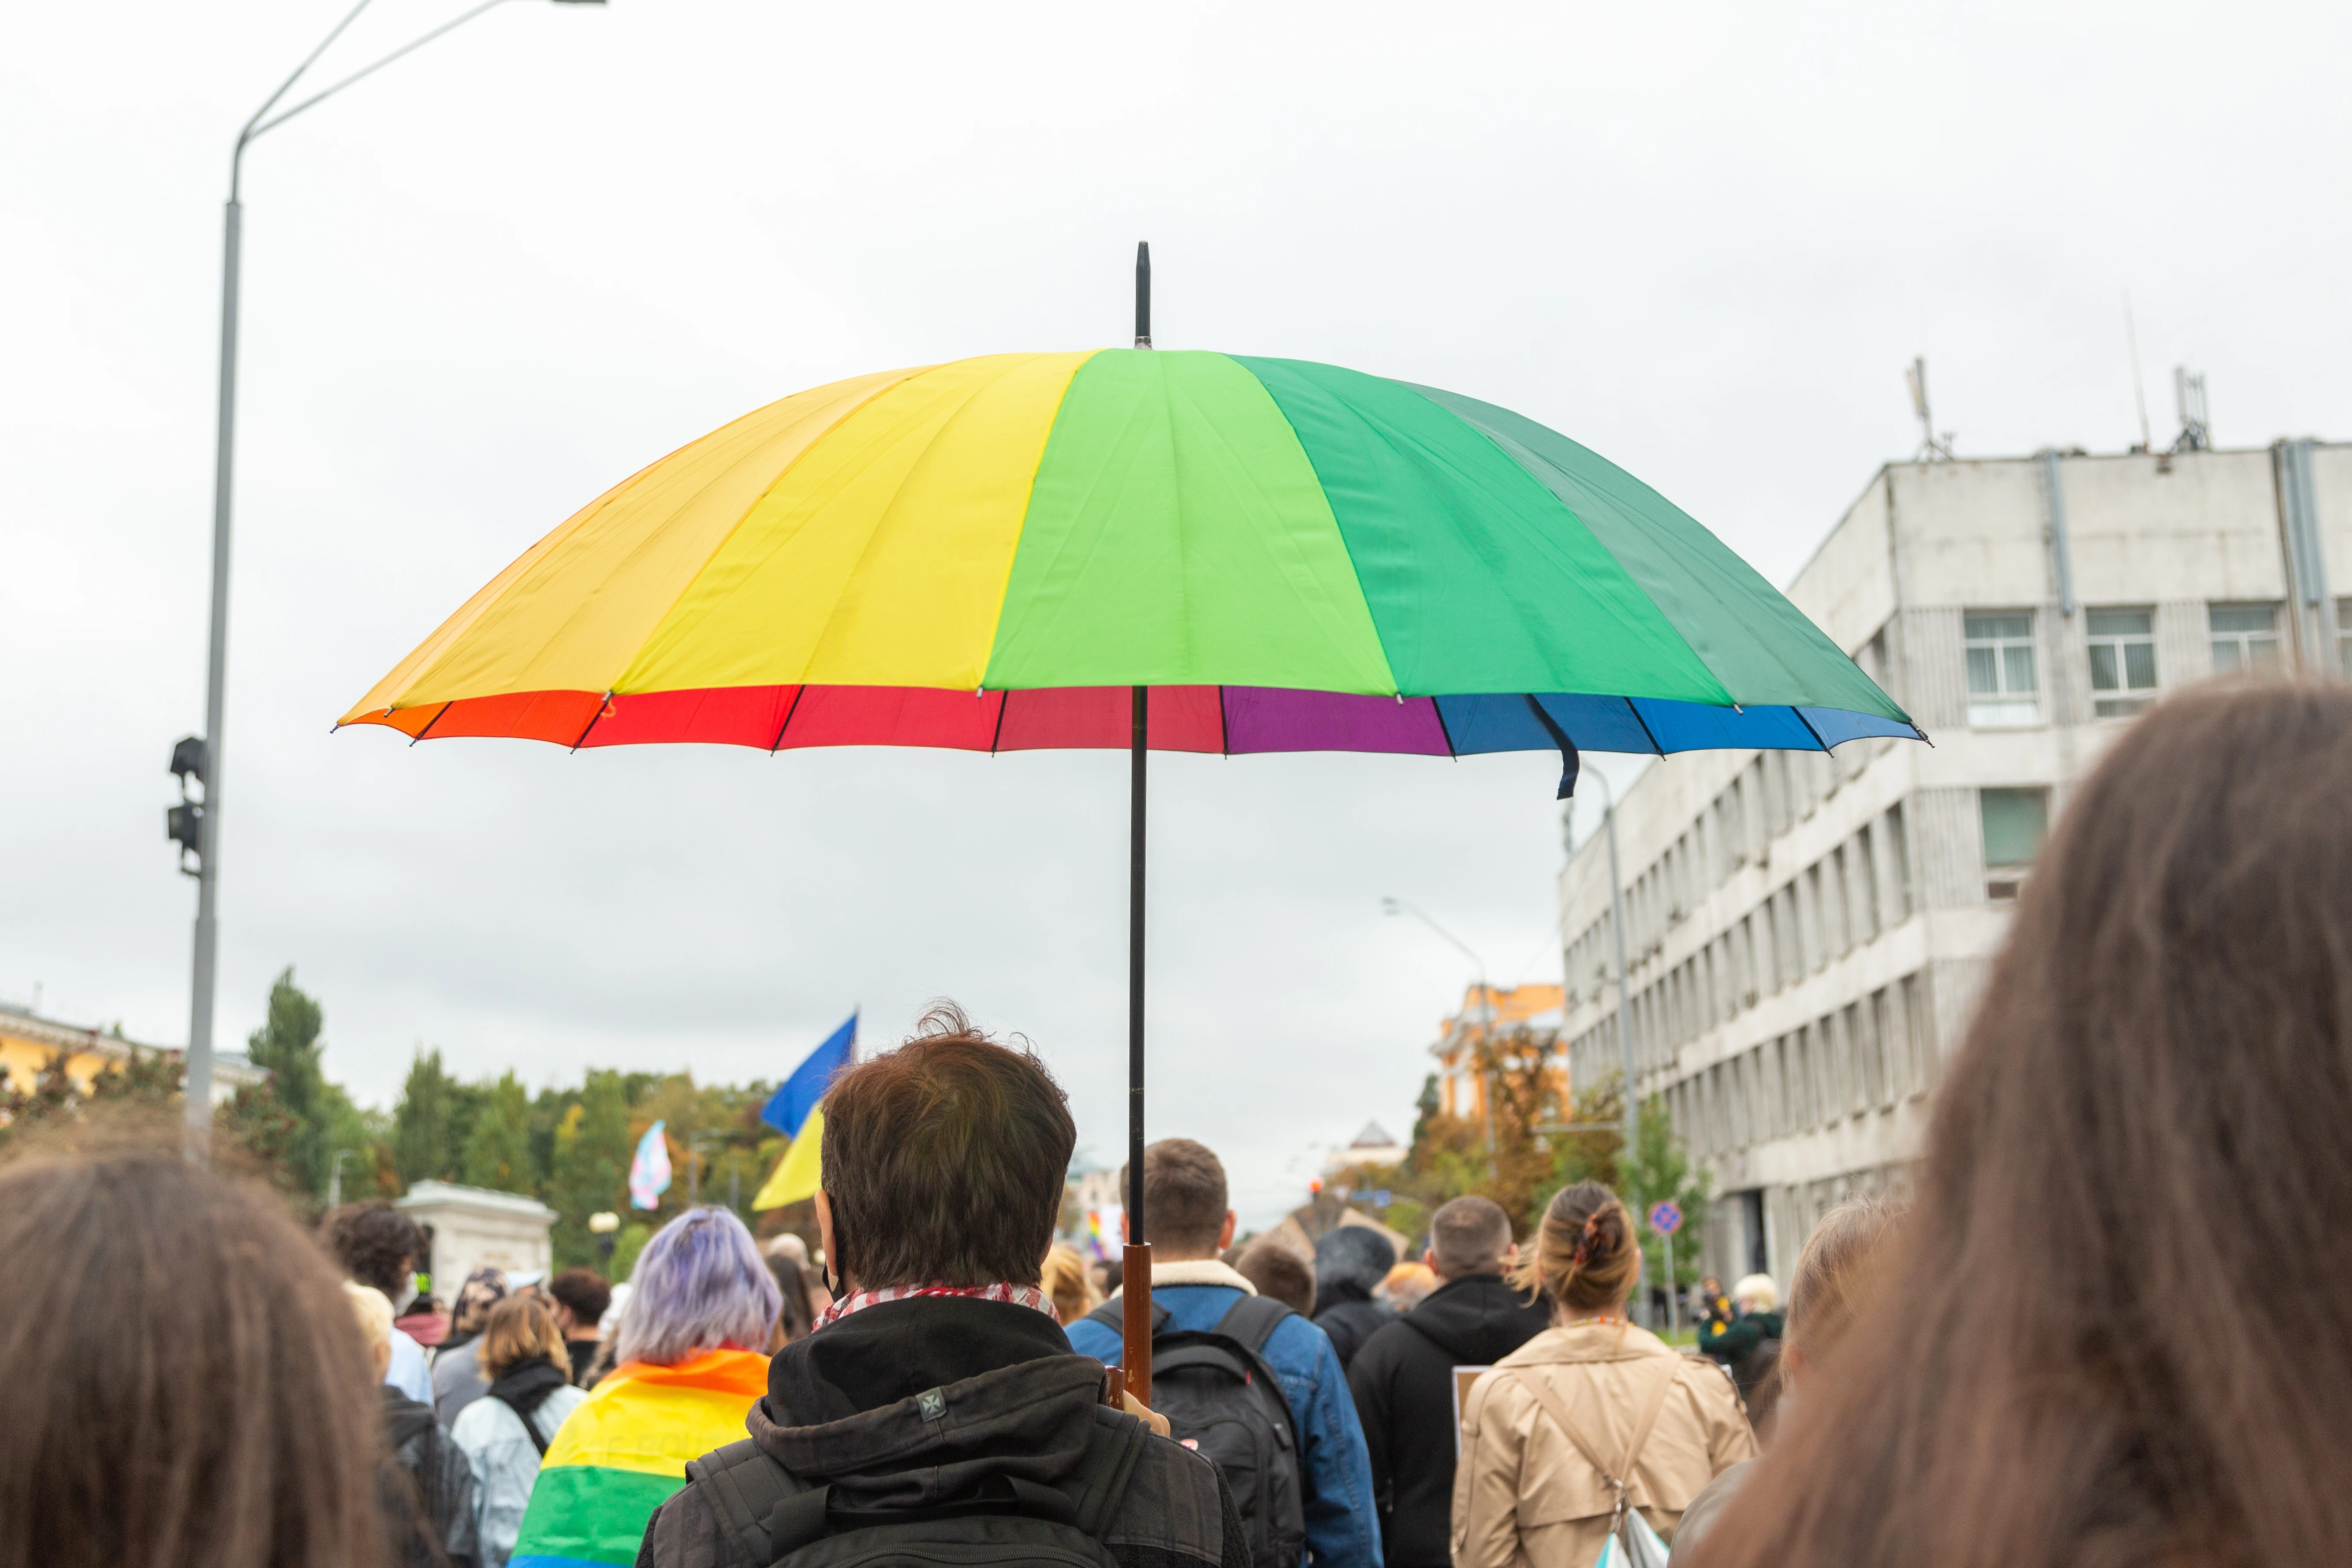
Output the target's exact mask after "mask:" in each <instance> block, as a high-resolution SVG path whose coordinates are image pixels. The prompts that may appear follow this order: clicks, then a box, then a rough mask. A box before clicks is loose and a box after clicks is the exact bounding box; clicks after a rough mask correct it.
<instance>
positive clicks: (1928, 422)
mask: <svg viewBox="0 0 2352 1568" xmlns="http://www.w3.org/2000/svg"><path fill="white" fill-rule="evenodd" d="M1903 382H1904V384H1905V385H1906V386H1908V387H1910V389H1911V412H1912V414H1913V416H1916V418H1917V419H1918V421H1919V433H1920V437H1921V439H1920V442H1919V450H1918V451H1917V452H1916V453H1915V454H1914V455H1913V458H1912V460H1913V461H1915V462H1927V463H1932V462H1934V461H1936V460H1937V458H1942V459H1943V460H1944V461H1945V462H1947V463H1948V462H1950V461H1951V460H1952V432H1951V431H1949V430H1947V431H1945V432H1944V438H1943V439H1942V440H1940V441H1938V440H1937V439H1936V421H1935V418H1934V416H1932V415H1931V414H1930V413H1929V412H1928V410H1927V356H1926V355H1924V354H1922V355H1920V356H1919V357H1917V358H1916V359H1914V360H1913V361H1912V362H1911V363H1910V365H1909V367H1908V368H1907V369H1906V370H1905V371H1904V373H1903Z"/></svg>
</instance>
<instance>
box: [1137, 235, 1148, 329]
mask: <svg viewBox="0 0 2352 1568" xmlns="http://www.w3.org/2000/svg"><path fill="white" fill-rule="evenodd" d="M1135 346H1136V347H1137V348H1139V349H1148V348H1150V346H1151V242H1150V240H1148V239H1139V240H1137V241H1136V242H1135Z"/></svg>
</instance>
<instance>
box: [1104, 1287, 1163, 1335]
mask: <svg viewBox="0 0 2352 1568" xmlns="http://www.w3.org/2000/svg"><path fill="white" fill-rule="evenodd" d="M1124 1310H1125V1303H1124V1302H1123V1301H1121V1300H1120V1299H1119V1298H1118V1297H1117V1296H1113V1297H1112V1298H1111V1299H1110V1300H1108V1301H1105V1302H1104V1303H1103V1304H1102V1305H1101V1306H1099V1307H1097V1308H1096V1309H1095V1310H1093V1311H1091V1312H1088V1313H1087V1317H1086V1321H1087V1322H1089V1323H1100V1324H1101V1325H1102V1326H1103V1327H1104V1328H1106V1329H1108V1330H1109V1331H1111V1332H1112V1333H1115V1334H1118V1335H1120V1336H1121V1337H1122V1338H1123V1337H1124V1336H1125V1335H1126V1333H1127V1320H1126V1319H1125V1318H1124V1317H1123V1316H1122V1315H1121V1314H1122V1313H1123V1312H1124ZM1167 1327H1168V1309H1167V1308H1165V1307H1163V1306H1161V1305H1160V1303H1159V1302H1157V1301H1154V1302H1152V1303H1151V1337H1152V1338H1153V1339H1155V1340H1156V1339H1158V1338H1159V1337H1160V1334H1161V1333H1162V1332H1164V1331H1166V1330H1167Z"/></svg>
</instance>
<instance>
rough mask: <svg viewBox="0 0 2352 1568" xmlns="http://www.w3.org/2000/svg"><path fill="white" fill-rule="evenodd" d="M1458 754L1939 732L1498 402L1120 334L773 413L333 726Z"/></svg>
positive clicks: (1808, 745)
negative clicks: (1146, 723)
mask: <svg viewBox="0 0 2352 1568" xmlns="http://www.w3.org/2000/svg"><path fill="white" fill-rule="evenodd" d="M1135 686H1144V687H1149V688H1151V689H1152V692H1151V700H1150V745H1151V746H1152V747H1153V748H1154V749H1158V750H1165V751H1192V752H1225V753H1229V754H1237V753H1243V752H1285V751H1305V750H1318V751H1319V750H1338V751H1360V752H1420V753H1424V754H1429V755H1436V756H1445V755H1455V756H1461V755H1468V754H1472V753H1475V752H1498V751H1513V750H1532V749H1549V748H1552V747H1556V746H1557V747H1562V749H1564V750H1565V749H1570V746H1572V747H1573V748H1581V749H1583V750H1598V751H1615V752H1675V751H1683V750H1687V749H1691V748H1694V747H1720V746H1743V747H1744V746H1760V747H1770V748H1790V749H1803V750H1822V749H1826V748H1827V747H1830V746H1833V745H1836V744H1838V743H1839V742H1843V741H1848V740H1853V739H1855V738H1857V737H1861V736H1869V735H1894V736H1904V737H1915V736H1916V735H1917V734H1918V731H1916V729H1915V728H1914V726H1913V725H1912V723H1911V721H1910V720H1909V719H1908V718H1907V717H1906V715H1905V714H1904V712H1903V710H1901V709H1899V708H1897V707H1896V706H1895V703H1894V702H1893V701H1892V700H1890V699H1888V697H1887V696H1886V695H1885V692H1883V691H1881V690H1880V689H1878V688H1877V686H1876V685H1874V683H1873V682H1872V681H1871V680H1870V679H1869V678H1868V677H1867V676H1865V675H1864V673H1863V672H1862V671H1861V669H1859V668H1857V667H1856V666H1855V665H1854V663H1853V660H1852V659H1850V658H1847V657H1846V655H1845V654H1843V652H1841V651H1840V650H1839V649H1838V647H1836V646H1835V645H1834V644H1832V642H1830V640H1829V639H1828V638H1827V637H1824V636H1823V635H1822V633H1821V631H1820V630H1819V629H1818V628H1816V627H1815V626H1813V625H1812V623H1811V622H1810V621H1809V620H1807V619H1806V618H1805V616H1803V615H1802V614H1801V612H1799V611H1798V610H1797V609H1796V607H1795V606H1794V605H1790V603H1789V602H1788V601H1787V600H1786V599H1785V598H1783V597H1782V596H1781V595H1780V593H1778V592H1777V591H1776V590H1774V589H1773V587H1772V586H1771V585H1770V584H1769V583H1767V582H1765V581H1764V579H1763V578H1762V577H1760V576H1759V575H1758V574H1756V572H1755V571H1754V570H1753V569H1752V568H1750V567H1749V566H1748V564H1747V563H1745V562H1743V561H1741V560H1740V559H1739V557H1738V556H1737V555H1735V554H1733V553H1732V552H1731V551H1729V550H1728V549H1727V548H1726V547H1725V546H1724V545H1723V544H1722V543H1721V542H1719V541H1718V540H1717V539H1716V538H1715V536H1714V535H1713V534H1711V533H1709V532H1708V531H1706V529H1705V528H1703V527H1701V526H1700V525H1699V524H1698V523H1697V522H1696V521H1694V520H1693V519H1692V518H1691V517H1690V516H1689V515H1688V514H1686V513H1685V512H1684V511H1682V510H1680V509H1678V508H1677V507H1675V505H1674V504H1673V503H1671V502H1670V501H1668V500H1665V499H1664V497H1662V496H1660V495H1659V494H1658V493H1657V492H1656V491H1655V490H1653V489H1650V488H1649V487H1648V486H1647V485H1644V484H1643V483H1642V482H1641V481H1640V480H1638V479H1634V478H1633V476H1631V475H1629V474H1627V473H1626V472H1624V470H1622V469H1621V468H1617V467H1615V466H1614V465H1612V464H1611V463H1609V462H1607V461H1606V460H1604V459H1603V458H1599V457H1597V456H1595V455H1594V454H1593V453H1591V452H1590V451H1588V450H1586V449H1585V448H1584V447H1580V446H1579V445H1577V444H1576V443H1575V442H1573V441H1571V440H1570V439H1568V437H1564V436H1561V435H1559V433H1557V432H1556V431H1552V430H1549V429H1546V428H1545V427H1544V426H1540V425H1538V424H1536V423H1534V422H1533V421H1531V420H1528V419H1525V418H1522V417H1521V416H1517V415H1516V414H1512V413H1510V412H1508V411H1507V410H1505V409H1501V408H1497V407H1495V406H1494V405H1490V404H1486V403H1481V402H1478V401H1477V400H1475V399H1474V398H1468V397H1464V396H1461V395H1457V394H1454V393H1450V392H1441V391H1438V390H1436V389H1434V388H1431V387H1425V386H1417V385H1413V384H1409V383H1404V382H1398V381H1390V380H1384V379H1382V378H1381V377H1379V376H1373V375H1366V374H1361V373H1360V372H1356V371H1350V370H1343V369H1340V368H1338V367H1336V366H1332V365H1326V364H1315V363H1307V362H1305V361H1300V360H1283V359H1260V358H1250V357H1244V356H1238V355H1227V354H1222V353H1206V352H1192V351H1171V350H1156V351H1155V350H1126V349H1110V350H1101V351H1095V352H1088V353H1034V354H995V355H990V356H987V357H985V358H980V359H968V360H959V361H955V362H953V363H947V364H939V365H929V366H924V367H919V368H917V369H912V370H898V371H886V372H883V373H881V374H874V375H866V376H860V377H856V378H854V379H852V380H848V381H841V382H835V383H834V384H830V385H827V386H821V387H818V388H815V389H814V390H813V391H809V392H803V393H799V394H796V395H793V396H790V397H786V398H784V399H782V401H780V402H777V403H773V404H771V405H768V406H767V407H765V408H762V409H760V410H758V411H757V412H755V413H752V414H750V415H747V416H744V417H743V418H741V419H739V420H737V421H735V422H734V423H733V424H731V425H729V426H725V427H723V428H721V429H719V430H717V431H714V432H713V433H711V434H710V435H709V436H706V437H703V438H701V439H700V440H698V441H696V442H694V443H692V444H691V445H688V446H687V447H682V448H680V449H679V450H677V452H674V453H672V454H671V455H670V456H668V457H667V458H662V459H661V460H660V461H658V462H656V463H655V464H653V465H652V466H650V467H648V468H645V469H644V470H642V471H641V472H639V473H637V474H636V475H635V476H634V477H632V478H630V479H626V480H625V481H624V482H622V483H621V484H620V485H618V486H616V487H614V489H612V490H610V491H608V492H607V493H606V494H604V495H603V496H601V497H599V498H598V499H597V500H594V501H593V502H592V503H591V504H589V505H588V506H587V507H585V508H583V510H581V511H580V512H579V513H578V514H576V515H575V516H573V517H572V519H571V521H568V522H566V523H564V524H563V526H562V527H561V528H559V529H557V530H556V531H554V532H553V533H551V534H550V535H548V536H547V537H546V538H545V539H543V540H541V542H539V543H538V544H536V545H534V546H533V547H532V548H531V549H530V551H528V552H525V553H524V555H523V556H522V557H521V558H520V560H518V561H516V562H515V563H514V564H513V565H511V566H509V567H508V568H507V569H506V571H504V572H502V573H500V574H499V576H498V577H497V578H496V579H494V580H493V581H492V582H491V583H490V584H488V586H486V587H485V588H483V589H482V590H481V591H480V592H479V593H478V594H477V595H474V597H473V598H472V599H471V600H470V601H468V602H467V604H466V605H465V606H464V607H463V608H461V609H460V610H458V612H457V614H456V615H455V616H451V617H450V618H449V620H448V621H447V622H446V623H445V624H444V625H443V626H442V627H441V628H440V629H439V630H438V631H436V633H434V635H433V636H432V637H429V638H427V639H426V640H425V643H424V644H423V646H421V647H418V648H417V649H416V650H415V652H414V653H412V654H410V655H409V657H408V658H405V659H404V660H402V661H401V663H400V664H399V666H398V667H397V668H394V670H393V671H392V672H391V673H390V674H389V675H387V676H385V677H384V679H383V680H381V681H380V682H378V683H377V685H376V687H375V689H373V690H372V691H370V692H369V693H368V694H367V696H366V697H364V698H363V699H362V700H360V701H359V702H358V703H357V704H356V705H355V706H354V707H353V708H352V710H351V711H350V712H349V713H346V714H345V715H344V716H343V719H342V722H344V723H354V724H361V723H373V724H386V725H390V726H392V727H393V728H394V729H397V730H400V731H404V732H406V733H407V734H409V735H411V736H413V737H416V738H420V739H423V738H431V739H443V738H446V737H449V736H456V735H504V736H515V737H524V738H530V739H535V740H541V741H551V742H558V743H561V744H563V745H566V746H574V747H589V746H605V745H625V744H631V743H637V742H667V741H704V742H728V743H733V744H738V745H746V746H759V747H762V748H767V749H771V750H772V749H777V748H782V747H795V746H825V745H921V746H950V747H963V748H969V749H972V750H979V751H1019V750H1026V749H1035V748H1045V747H1073V746H1076V747H1085V746H1101V747H1125V746H1127V745H1128V744H1129V712H1130V710H1129V688H1131V687H1135Z"/></svg>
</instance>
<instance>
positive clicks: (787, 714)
mask: <svg viewBox="0 0 2352 1568" xmlns="http://www.w3.org/2000/svg"><path fill="white" fill-rule="evenodd" d="M807 695H808V682H807V681H805V680H803V681H802V682H801V683H800V684H799V685H798V686H795V687H793V700H791V701H790V702H788V703H786V704H785V705H784V721H783V722H782V723H781V724H779V725H777V726H776V741H775V744H773V745H772V746H770V747H769V748H768V755H770V756H774V755H775V754H776V753H777V752H780V751H782V749H783V744H784V731H787V730H789V729H791V728H792V727H793V714H795V713H797V712H799V711H800V710H801V699H802V698H803V697H805V696H807Z"/></svg>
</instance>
